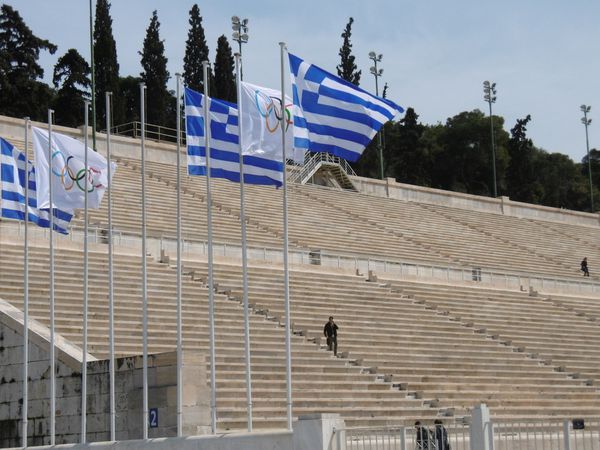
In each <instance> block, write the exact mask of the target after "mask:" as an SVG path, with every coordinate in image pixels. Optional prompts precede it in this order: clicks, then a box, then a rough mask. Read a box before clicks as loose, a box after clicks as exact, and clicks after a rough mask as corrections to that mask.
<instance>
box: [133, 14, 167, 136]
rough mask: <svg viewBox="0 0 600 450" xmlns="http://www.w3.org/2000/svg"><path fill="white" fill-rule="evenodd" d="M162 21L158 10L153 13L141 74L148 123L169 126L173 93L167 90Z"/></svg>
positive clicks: (146, 38)
mask: <svg viewBox="0 0 600 450" xmlns="http://www.w3.org/2000/svg"><path fill="white" fill-rule="evenodd" d="M159 32H160V22H159V21H158V16H157V13H156V10H155V11H154V12H153V13H152V18H151V19H150V25H149V26H148V29H147V30H146V37H145V39H144V49H143V51H142V52H140V55H141V56H142V61H141V62H142V68H143V72H142V73H141V74H140V77H141V78H142V81H143V82H145V83H146V105H147V108H146V117H147V118H148V123H150V124H153V125H161V126H167V124H168V123H169V120H168V118H167V115H168V108H169V104H170V97H171V94H170V93H169V91H168V90H167V81H168V80H169V71H168V70H167V57H166V56H165V46H164V43H163V41H161V40H160V34H159Z"/></svg>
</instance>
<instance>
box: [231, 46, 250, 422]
mask: <svg viewBox="0 0 600 450" xmlns="http://www.w3.org/2000/svg"><path fill="white" fill-rule="evenodd" d="M241 56H242V55H240V54H239V53H236V54H235V81H236V85H237V98H238V130H239V139H238V144H239V156H240V222H241V224H242V292H243V294H242V296H243V303H244V349H245V360H246V361H245V362H246V405H247V406H246V410H247V413H248V431H250V432H251V431H252V372H251V364H250V318H249V312H248V249H247V243H246V213H245V205H244V184H245V182H244V157H243V152H242V102H241V98H242V83H241V81H242V78H241V72H240V70H241V61H240V60H241Z"/></svg>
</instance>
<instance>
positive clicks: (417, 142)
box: [384, 108, 432, 186]
mask: <svg viewBox="0 0 600 450" xmlns="http://www.w3.org/2000/svg"><path fill="white" fill-rule="evenodd" d="M418 120H419V115H418V114H417V113H416V112H415V110H414V109H413V108H407V109H406V113H405V114H404V117H403V118H402V119H401V120H400V121H399V122H398V123H396V124H393V125H392V126H390V127H389V131H388V132H387V133H386V136H387V139H386V140H387V145H386V147H385V152H384V160H385V161H386V165H387V167H388V170H387V172H388V175H391V176H393V177H395V178H396V180H398V181H400V182H402V183H410V184H418V185H421V186H429V185H430V184H431V176H430V173H431V168H432V167H431V161H430V158H429V153H428V152H427V151H426V148H425V147H424V146H423V144H422V142H421V137H422V136H423V132H424V131H425V126H424V125H423V124H421V123H419V122H418Z"/></svg>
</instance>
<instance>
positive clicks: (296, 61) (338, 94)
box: [289, 53, 404, 162]
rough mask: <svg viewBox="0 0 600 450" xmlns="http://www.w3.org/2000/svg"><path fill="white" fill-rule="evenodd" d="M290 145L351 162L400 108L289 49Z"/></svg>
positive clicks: (401, 110) (356, 158) (400, 110)
mask: <svg viewBox="0 0 600 450" xmlns="http://www.w3.org/2000/svg"><path fill="white" fill-rule="evenodd" d="M289 61H290V71H291V78H292V83H293V84H292V90H293V94H294V105H295V106H296V108H295V111H294V146H295V147H298V148H305V149H307V150H310V151H311V152H326V153H332V154H334V155H336V156H339V157H340V158H344V159H346V160H348V161H351V162H354V161H356V160H358V158H359V157H360V155H361V154H362V152H363V151H364V149H365V147H366V146H367V145H368V144H369V142H371V140H372V139H373V137H375V135H376V134H377V132H378V131H379V129H380V128H381V127H382V126H383V124H384V123H386V122H387V121H389V120H392V119H393V118H394V117H395V116H396V114H398V113H402V112H404V109H403V108H402V107H400V106H398V105H396V104H395V103H393V102H391V101H389V100H386V99H383V98H380V97H376V96H375V95H372V94H369V93H368V92H367V91H364V90H363V89H360V88H359V87H357V86H355V85H353V84H352V83H349V82H347V81H345V80H342V79H341V78H339V77H336V76H335V75H332V74H330V73H328V72H326V71H325V70H323V69H321V68H319V67H317V66H315V65H313V64H309V63H307V62H305V61H304V60H302V59H300V58H298V57H297V56H295V55H292V54H291V53H289Z"/></svg>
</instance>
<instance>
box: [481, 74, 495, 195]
mask: <svg viewBox="0 0 600 450" xmlns="http://www.w3.org/2000/svg"><path fill="white" fill-rule="evenodd" d="M483 99H484V100H485V101H486V102H488V104H489V105H490V130H491V135H492V172H493V176H494V198H496V197H498V189H497V186H496V142H495V140H494V119H493V117H492V103H496V83H490V82H489V81H487V80H486V81H484V82H483Z"/></svg>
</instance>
